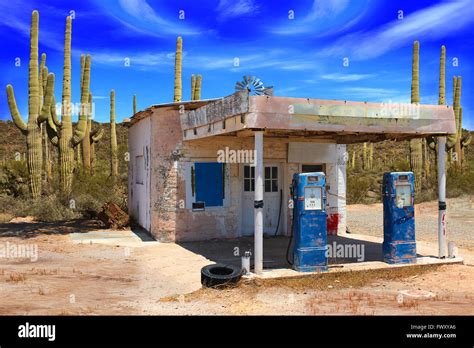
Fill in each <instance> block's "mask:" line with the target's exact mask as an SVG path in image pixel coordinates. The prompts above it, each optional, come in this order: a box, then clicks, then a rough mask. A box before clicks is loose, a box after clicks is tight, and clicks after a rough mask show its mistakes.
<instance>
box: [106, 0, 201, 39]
mask: <svg viewBox="0 0 474 348" xmlns="http://www.w3.org/2000/svg"><path fill="white" fill-rule="evenodd" d="M119 4H120V7H121V8H122V9H123V10H124V11H125V12H127V13H128V14H129V15H131V16H132V17H134V18H135V19H138V20H140V21H141V22H147V23H150V24H153V25H156V26H157V30H159V32H155V31H153V30H145V29H143V28H141V27H138V26H136V25H134V24H132V23H129V22H127V21H125V20H123V19H120V18H118V17H116V16H113V15H112V16H113V17H114V18H115V19H117V20H118V21H119V22H120V23H122V24H123V25H125V26H127V27H128V28H131V29H134V30H136V31H138V32H141V33H143V34H148V35H156V36H163V34H166V33H168V34H179V35H196V34H199V33H200V32H199V31H198V30H195V29H192V28H189V27H186V26H185V25H183V24H179V25H178V24H175V23H173V22H172V21H169V20H166V19H164V18H163V17H162V16H160V15H158V14H157V13H156V11H155V10H154V9H153V8H152V7H151V6H150V5H149V4H148V2H147V1H146V0H119ZM181 22H183V21H181Z"/></svg>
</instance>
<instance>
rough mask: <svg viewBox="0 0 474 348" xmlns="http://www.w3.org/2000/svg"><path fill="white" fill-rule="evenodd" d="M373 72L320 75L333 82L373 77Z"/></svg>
mask: <svg viewBox="0 0 474 348" xmlns="http://www.w3.org/2000/svg"><path fill="white" fill-rule="evenodd" d="M374 76H375V74H338V73H334V74H325V75H321V78H322V79H324V80H331V81H335V82H348V81H359V80H364V79H368V78H371V77H374Z"/></svg>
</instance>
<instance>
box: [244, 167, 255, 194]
mask: <svg viewBox="0 0 474 348" xmlns="http://www.w3.org/2000/svg"><path fill="white" fill-rule="evenodd" d="M244 191H246V192H253V191H255V167H252V166H244Z"/></svg>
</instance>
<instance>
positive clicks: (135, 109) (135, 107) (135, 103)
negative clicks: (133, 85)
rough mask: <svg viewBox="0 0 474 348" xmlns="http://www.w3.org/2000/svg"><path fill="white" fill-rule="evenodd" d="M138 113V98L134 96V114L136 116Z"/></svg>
mask: <svg viewBox="0 0 474 348" xmlns="http://www.w3.org/2000/svg"><path fill="white" fill-rule="evenodd" d="M136 113H137V96H136V95H135V94H134V95H133V114H134V115H135V114H136Z"/></svg>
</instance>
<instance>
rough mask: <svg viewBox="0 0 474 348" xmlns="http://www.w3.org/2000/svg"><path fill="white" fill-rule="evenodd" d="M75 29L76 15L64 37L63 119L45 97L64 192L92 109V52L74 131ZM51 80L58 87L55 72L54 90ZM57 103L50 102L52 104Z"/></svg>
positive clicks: (87, 60) (51, 78) (51, 99)
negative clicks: (72, 72) (75, 153)
mask: <svg viewBox="0 0 474 348" xmlns="http://www.w3.org/2000/svg"><path fill="white" fill-rule="evenodd" d="M71 31H72V18H71V17H70V16H68V17H67V18H66V32H65V39H64V67H63V92H62V112H61V121H59V120H58V119H57V117H56V113H55V108H54V96H51V95H50V97H49V98H48V94H47V97H46V98H45V105H44V106H43V109H48V107H49V109H50V113H49V117H48V123H47V124H48V136H49V138H50V140H51V143H52V144H53V145H55V146H57V147H58V149H59V174H60V182H61V190H62V192H63V194H65V195H69V194H70V193H71V187H72V180H73V171H74V148H75V147H76V146H78V145H79V144H80V143H81V141H82V139H83V138H84V135H85V132H86V127H87V114H88V110H89V106H88V98H89V84H90V63H91V59H90V56H89V55H88V56H87V57H86V58H85V62H84V72H83V73H84V74H83V78H82V83H81V87H82V90H81V109H80V112H79V120H78V122H77V126H76V129H75V130H74V133H73V127H72V110H71ZM50 82H51V83H52V85H53V86H54V74H50V75H49V76H48V91H47V93H51V94H52V93H53V91H54V88H53V89H52V90H51V91H49V84H50ZM51 102H52V103H53V105H48V104H49V103H51Z"/></svg>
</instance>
